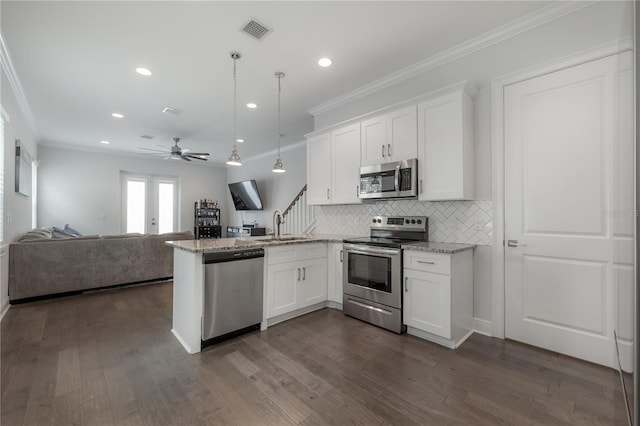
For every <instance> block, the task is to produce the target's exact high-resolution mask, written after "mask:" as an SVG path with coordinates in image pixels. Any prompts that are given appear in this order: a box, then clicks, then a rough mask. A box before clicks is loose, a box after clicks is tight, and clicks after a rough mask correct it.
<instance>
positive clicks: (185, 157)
mask: <svg viewBox="0 0 640 426" xmlns="http://www.w3.org/2000/svg"><path fill="white" fill-rule="evenodd" d="M180 158H182V159H183V160H185V161H191V160H189V159H188V158H187V156H186V155H181V156H180Z"/></svg>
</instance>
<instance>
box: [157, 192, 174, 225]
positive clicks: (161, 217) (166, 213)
mask: <svg viewBox="0 0 640 426" xmlns="http://www.w3.org/2000/svg"><path fill="white" fill-rule="evenodd" d="M157 188H158V189H157V192H158V194H157V196H158V234H164V233H166V232H174V231H175V227H174V225H175V215H174V210H175V195H174V194H175V185H174V184H173V182H159V183H158V186H157Z"/></svg>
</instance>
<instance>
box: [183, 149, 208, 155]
mask: <svg viewBox="0 0 640 426" xmlns="http://www.w3.org/2000/svg"><path fill="white" fill-rule="evenodd" d="M182 152H184V150H183V151H182ZM188 154H189V155H209V153H208V152H189V153H188Z"/></svg>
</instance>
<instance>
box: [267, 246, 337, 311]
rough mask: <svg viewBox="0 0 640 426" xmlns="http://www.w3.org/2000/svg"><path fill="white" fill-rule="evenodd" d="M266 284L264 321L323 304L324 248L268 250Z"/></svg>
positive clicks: (325, 288) (308, 247)
mask: <svg viewBox="0 0 640 426" xmlns="http://www.w3.org/2000/svg"><path fill="white" fill-rule="evenodd" d="M265 284H266V318H267V319H271V318H275V317H280V316H282V315H286V314H290V313H292V312H294V311H299V310H303V309H305V308H309V307H310V306H312V305H316V304H319V303H322V302H325V301H326V300H327V245H326V244H324V243H322V244H291V245H286V246H281V247H271V248H267V249H266V283H265ZM283 319H287V318H283ZM271 324H273V323H271Z"/></svg>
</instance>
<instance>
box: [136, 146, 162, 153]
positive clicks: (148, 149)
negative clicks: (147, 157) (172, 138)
mask: <svg viewBox="0 0 640 426" xmlns="http://www.w3.org/2000/svg"><path fill="white" fill-rule="evenodd" d="M139 149H144V150H145V151H153V152H157V153H161V154H166V153H167V151H161V150H159V149H153V148H144V147H140V148H139Z"/></svg>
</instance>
